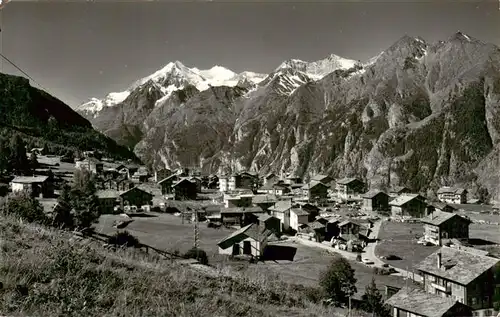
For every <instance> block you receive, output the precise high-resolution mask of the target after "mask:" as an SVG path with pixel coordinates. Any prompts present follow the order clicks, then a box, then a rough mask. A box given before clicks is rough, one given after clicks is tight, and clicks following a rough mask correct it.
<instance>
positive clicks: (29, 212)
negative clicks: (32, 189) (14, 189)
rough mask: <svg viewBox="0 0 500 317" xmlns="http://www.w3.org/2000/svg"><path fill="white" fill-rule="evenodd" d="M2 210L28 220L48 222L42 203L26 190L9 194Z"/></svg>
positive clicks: (40, 222) (41, 222)
mask: <svg viewBox="0 0 500 317" xmlns="http://www.w3.org/2000/svg"><path fill="white" fill-rule="evenodd" d="M2 212H3V213H5V214H8V215H14V216H17V217H19V218H21V219H23V220H26V221H28V222H36V223H39V224H46V223H47V222H48V218H47V216H46V215H45V213H44V211H43V207H42V205H40V203H39V202H38V200H36V199H35V198H33V197H31V196H30V195H29V193H26V192H20V193H15V194H11V195H9V196H8V198H7V199H6V200H5V202H4V203H3V205H2Z"/></svg>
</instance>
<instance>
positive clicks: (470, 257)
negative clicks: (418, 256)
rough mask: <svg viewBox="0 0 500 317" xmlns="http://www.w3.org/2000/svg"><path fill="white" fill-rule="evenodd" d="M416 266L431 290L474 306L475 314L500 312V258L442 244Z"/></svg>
mask: <svg viewBox="0 0 500 317" xmlns="http://www.w3.org/2000/svg"><path fill="white" fill-rule="evenodd" d="M415 268H416V269H417V270H418V272H419V275H420V276H422V277H423V282H424V289H425V291H426V292H427V293H429V294H434V295H435V296H436V297H441V298H449V299H451V300H455V301H458V302H460V303H462V304H465V305H467V306H470V307H471V308H472V310H473V314H474V316H495V315H496V314H498V313H499V312H498V310H496V311H495V308H496V307H499V305H500V296H498V294H499V293H498V292H499V291H498V289H499V285H500V259H498V258H493V257H489V256H484V255H481V254H478V253H476V252H468V251H465V250H461V249H456V248H449V247H441V248H440V249H439V250H437V251H436V252H434V253H433V254H431V255H429V256H428V257H426V258H425V259H424V260H423V261H422V262H420V263H419V264H417V265H416V266H415ZM427 305H428V303H427ZM454 316H459V315H454Z"/></svg>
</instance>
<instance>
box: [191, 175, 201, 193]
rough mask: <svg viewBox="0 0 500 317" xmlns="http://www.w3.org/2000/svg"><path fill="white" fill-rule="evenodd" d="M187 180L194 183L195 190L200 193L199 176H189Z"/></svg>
mask: <svg viewBox="0 0 500 317" xmlns="http://www.w3.org/2000/svg"><path fill="white" fill-rule="evenodd" d="M189 180H190V181H191V182H193V183H195V184H196V192H197V193H201V178H199V177H196V176H193V177H190V178H189Z"/></svg>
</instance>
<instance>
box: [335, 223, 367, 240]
mask: <svg viewBox="0 0 500 317" xmlns="http://www.w3.org/2000/svg"><path fill="white" fill-rule="evenodd" d="M338 227H339V229H340V236H342V235H348V234H352V235H356V234H358V233H359V232H360V231H361V229H362V226H361V224H359V223H357V222H354V221H351V220H344V221H342V222H340V223H339V224H338Z"/></svg>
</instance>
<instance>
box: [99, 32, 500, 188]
mask: <svg viewBox="0 0 500 317" xmlns="http://www.w3.org/2000/svg"><path fill="white" fill-rule="evenodd" d="M304 63H305V62H302V61H298V60H292V61H287V62H284V63H283V64H282V65H280V67H278V68H277V69H276V70H275V71H274V72H272V73H271V74H269V75H268V76H267V77H266V78H264V79H262V80H260V81H245V80H240V81H239V82H238V83H237V84H236V85H226V86H218V87H212V86H210V88H208V89H206V87H205V88H202V89H199V87H198V88H196V87H193V85H190V84H189V83H188V82H186V83H184V84H183V85H177V86H176V87H178V89H177V90H175V93H171V92H166V90H168V89H166V88H165V87H169V86H168V85H170V83H167V86H166V84H165V83H160V84H158V82H153V81H151V82H150V83H148V82H146V83H143V84H142V86H139V87H135V88H134V89H133V91H132V92H131V93H130V96H129V97H128V98H127V99H125V100H124V101H123V102H122V103H120V104H118V105H117V106H114V107H108V108H106V109H103V110H102V111H101V112H100V113H98V114H97V116H96V117H95V118H91V121H92V123H93V124H94V126H96V127H97V128H99V129H100V130H101V131H105V132H106V134H108V135H109V136H111V137H114V138H115V139H116V140H117V141H119V142H122V143H124V144H128V145H133V146H135V151H136V153H137V154H138V155H139V156H141V157H142V158H144V159H145V160H146V161H148V162H150V163H152V164H158V165H159V164H161V165H167V166H169V167H175V166H179V165H184V166H197V167H200V168H203V169H204V170H205V171H207V172H209V171H210V172H215V171H219V170H224V169H231V168H232V169H251V170H255V171H260V172H268V171H274V172H281V171H282V170H283V171H286V172H293V173H297V174H299V175H302V176H306V177H307V175H309V174H311V173H315V172H322V173H330V174H331V175H332V176H335V177H343V176H357V177H360V178H363V179H366V180H367V181H368V182H369V183H370V184H371V185H372V186H378V187H387V186H395V185H405V186H407V187H410V188H412V189H414V190H421V191H425V190H427V189H435V188H436V187H438V186H440V185H455V184H464V185H467V186H469V187H470V188H471V189H472V191H473V192H474V191H476V190H478V189H479V188H481V187H483V188H487V189H488V191H489V193H490V195H492V196H493V197H496V195H497V194H498V183H499V182H498V181H497V177H496V175H497V172H498V164H497V160H498V147H499V146H498V144H499V138H500V120H499V114H498V111H499V110H500V101H499V99H500V49H499V48H498V47H496V46H495V45H492V44H487V43H483V42H481V41H480V40H477V39H474V38H471V37H469V36H467V35H466V34H463V33H456V34H454V35H452V36H451V37H450V38H448V39H446V40H445V41H439V42H437V43H426V42H425V41H424V40H423V39H421V38H413V37H410V36H404V37H402V38H401V39H399V40H398V41H396V42H395V43H394V44H393V45H392V46H391V47H389V48H388V49H387V50H385V51H384V52H382V53H381V54H380V55H378V56H377V57H376V58H373V59H371V60H370V61H369V62H366V63H359V62H355V61H351V60H345V59H342V58H338V57H335V56H334V55H332V56H330V57H328V59H325V60H322V61H318V62H314V63H309V64H307V63H306V64H304ZM325 74H326V75H325ZM192 82H193V81H190V83H192ZM179 87H180V88H179ZM115 133H116V134H115Z"/></svg>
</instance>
